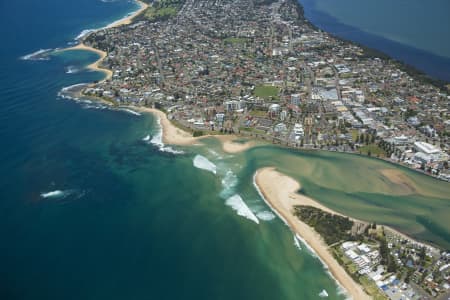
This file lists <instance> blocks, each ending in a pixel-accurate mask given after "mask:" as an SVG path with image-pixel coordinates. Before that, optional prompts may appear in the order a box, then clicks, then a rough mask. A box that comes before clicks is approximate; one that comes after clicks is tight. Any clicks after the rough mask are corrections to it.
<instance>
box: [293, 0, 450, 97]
mask: <svg viewBox="0 0 450 300" xmlns="http://www.w3.org/2000/svg"><path fill="white" fill-rule="evenodd" d="M294 1H295V2H296V3H297V4H298V6H299V7H300V9H301V11H302V12H303V14H302V15H303V18H304V19H305V20H306V21H307V22H308V23H309V24H310V25H311V26H312V27H313V28H315V29H318V30H322V31H324V32H326V33H327V34H329V35H330V36H332V37H334V38H335V39H338V40H341V41H343V42H344V43H347V44H351V45H356V46H358V47H361V48H362V49H363V50H364V52H365V54H366V55H367V56H369V57H379V58H382V59H386V60H390V61H392V62H394V63H396V64H397V65H398V66H399V68H400V69H402V71H405V72H407V73H408V74H409V75H410V76H412V77H414V78H416V79H417V80H421V81H424V82H427V83H431V84H433V85H435V86H437V87H439V88H440V89H443V90H445V89H447V90H449V91H450V84H449V79H448V76H449V75H448V73H447V74H437V73H436V71H430V70H429V69H427V68H428V66H429V65H434V66H438V65H439V62H436V61H435V60H436V58H440V57H442V56H439V55H437V54H433V53H430V52H428V51H425V50H421V49H418V48H416V47H414V46H408V45H405V44H402V43H400V42H397V41H394V40H391V39H389V38H386V37H383V36H380V35H376V34H372V33H368V32H365V31H364V30H362V29H360V28H357V27H353V26H351V25H346V24H343V23H340V22H339V21H336V24H338V25H339V26H341V27H342V28H341V29H340V31H341V32H359V34H360V35H362V36H363V38H360V40H357V39H355V38H354V37H353V38H352V37H348V36H344V35H342V34H339V33H338V32H333V30H331V29H330V28H326V27H327V26H325V25H324V24H321V23H320V22H318V21H317V20H315V21H313V15H314V11H315V8H311V3H309V2H310V1H308V0H306V1H305V0H294ZM306 6H308V9H305V7H306ZM307 10H308V11H309V13H310V15H309V16H308V17H307V16H306V14H307ZM311 12H313V13H312V15H311ZM319 13H322V12H319ZM322 14H325V15H326V13H322ZM330 18H334V17H332V16H330ZM369 37H370V38H371V39H373V40H374V42H368V39H369ZM380 43H385V44H389V46H390V47H391V49H381V48H378V47H376V46H375V45H376V44H380ZM394 48H395V49H394ZM399 51H401V52H405V51H406V52H407V54H408V55H407V56H408V57H409V58H408V57H407V58H402V57H400V56H399V54H398V53H395V52H399ZM424 54H428V55H431V56H432V58H433V59H432V60H431V62H428V63H427V62H424V61H420V62H416V63H413V62H411V61H409V60H411V57H413V56H414V57H422V56H423V55H424ZM441 63H442V62H441ZM444 63H445V62H444ZM445 64H448V63H445ZM432 73H434V74H432ZM444 77H445V78H444Z"/></svg>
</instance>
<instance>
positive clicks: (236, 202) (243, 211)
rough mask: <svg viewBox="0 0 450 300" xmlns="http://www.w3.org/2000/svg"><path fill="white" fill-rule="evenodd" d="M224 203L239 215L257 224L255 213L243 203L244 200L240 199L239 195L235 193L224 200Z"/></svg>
mask: <svg viewBox="0 0 450 300" xmlns="http://www.w3.org/2000/svg"><path fill="white" fill-rule="evenodd" d="M225 204H226V205H228V206H230V207H231V208H233V209H234V210H235V211H236V212H237V214H238V215H239V216H242V217H244V218H247V219H249V220H251V221H253V222H255V223H256V224H259V220H258V218H257V217H256V216H255V214H254V213H253V212H252V211H251V210H250V208H249V207H248V206H247V204H245V202H244V200H242V198H241V196H239V195H238V194H235V195H233V196H231V197H230V198H228V199H227V201H225Z"/></svg>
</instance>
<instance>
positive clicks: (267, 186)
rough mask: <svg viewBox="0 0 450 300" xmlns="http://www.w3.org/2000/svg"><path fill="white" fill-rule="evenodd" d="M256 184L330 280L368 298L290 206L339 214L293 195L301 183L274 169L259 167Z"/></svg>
mask: <svg viewBox="0 0 450 300" xmlns="http://www.w3.org/2000/svg"><path fill="white" fill-rule="evenodd" d="M255 184H256V186H257V187H258V189H259V190H260V191H261V193H262V195H263V196H264V200H265V201H266V202H267V203H268V204H269V206H270V207H271V208H272V209H274V210H275V211H276V213H277V214H278V215H279V216H280V217H281V218H282V219H283V220H284V221H285V222H286V223H287V225H288V226H289V227H290V228H291V230H292V231H293V232H294V233H295V234H298V235H299V236H300V237H302V239H303V240H304V241H305V242H306V243H307V244H308V245H309V246H310V247H311V248H312V249H313V250H314V252H315V253H316V254H317V255H318V256H319V258H320V259H321V260H322V262H323V263H324V264H325V265H326V266H327V267H328V269H329V270H330V272H331V274H332V275H333V277H334V278H335V279H336V280H337V281H338V282H339V284H340V285H342V286H343V287H344V288H345V290H346V291H347V292H348V293H349V294H350V295H351V297H352V298H353V299H358V300H359V299H361V300H365V299H371V297H370V296H369V295H367V294H366V293H365V291H364V290H363V288H362V286H361V285H359V284H358V283H356V282H355V281H354V280H353V279H352V278H351V277H350V275H348V274H347V272H346V271H345V270H344V268H343V267H342V266H341V265H340V264H339V263H338V262H337V261H336V260H335V259H334V257H333V256H332V254H331V253H330V252H329V251H328V246H327V245H326V244H325V242H324V241H323V239H322V237H321V236H320V235H319V234H318V233H317V232H316V231H315V230H314V229H312V228H311V227H309V226H308V225H306V224H305V223H303V222H302V221H300V220H299V219H298V218H297V217H295V216H294V215H293V214H292V211H291V210H292V206H293V205H310V206H313V207H316V208H319V209H322V210H324V211H326V212H329V213H333V214H338V215H342V214H339V213H337V212H334V211H333V210H331V209H329V208H327V207H325V206H323V205H322V204H320V203H318V202H316V201H314V200H313V199H311V198H309V197H306V196H303V195H300V194H298V193H296V192H297V191H298V190H299V189H300V184H299V183H298V182H297V181H295V180H294V179H292V178H290V177H288V176H286V175H283V174H281V173H279V172H277V171H276V170H275V169H274V168H262V169H259V170H258V171H257V172H256V174H255Z"/></svg>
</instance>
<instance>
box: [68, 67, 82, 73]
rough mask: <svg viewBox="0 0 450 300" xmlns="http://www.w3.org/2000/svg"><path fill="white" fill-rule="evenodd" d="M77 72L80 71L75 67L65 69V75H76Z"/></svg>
mask: <svg viewBox="0 0 450 300" xmlns="http://www.w3.org/2000/svg"><path fill="white" fill-rule="evenodd" d="M78 72H80V69H79V68H77V67H75V66H68V67H67V68H66V74H75V73H78Z"/></svg>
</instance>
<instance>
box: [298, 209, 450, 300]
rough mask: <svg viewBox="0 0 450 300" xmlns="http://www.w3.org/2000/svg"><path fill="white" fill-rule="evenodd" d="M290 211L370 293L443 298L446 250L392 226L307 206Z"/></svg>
mask: <svg viewBox="0 0 450 300" xmlns="http://www.w3.org/2000/svg"><path fill="white" fill-rule="evenodd" d="M294 215H296V216H297V217H298V218H299V219H300V220H301V221H303V222H305V223H306V224H308V225H309V226H311V227H313V228H314V229H315V230H316V231H317V232H318V233H319V234H320V235H321V236H322V238H323V239H324V241H325V243H326V244H327V245H328V247H329V249H330V251H331V252H332V254H333V256H334V257H335V259H336V260H337V261H338V262H339V263H340V264H341V265H342V266H343V267H344V268H345V270H346V272H347V273H348V274H349V275H350V276H351V277H352V278H353V280H355V281H356V282H358V283H360V284H361V285H362V286H363V287H364V289H365V290H366V291H367V292H368V293H369V294H370V295H371V296H372V297H373V298H374V299H394V300H399V299H411V300H412V299H415V300H419V299H447V298H448V296H449V295H450V284H449V281H448V280H449V278H450V253H449V252H446V251H442V250H439V249H438V248H435V247H433V246H430V245H427V244H423V243H420V242H417V241H415V240H413V239H411V238H409V237H407V236H405V235H403V234H401V233H399V232H397V231H395V230H392V229H391V228H385V227H384V226H381V225H377V224H375V223H367V222H362V221H358V220H351V219H349V218H347V217H344V216H340V215H335V214H331V213H328V212H325V211H322V210H321V209H319V208H315V207H312V206H295V207H294Z"/></svg>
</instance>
